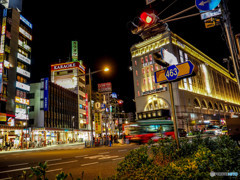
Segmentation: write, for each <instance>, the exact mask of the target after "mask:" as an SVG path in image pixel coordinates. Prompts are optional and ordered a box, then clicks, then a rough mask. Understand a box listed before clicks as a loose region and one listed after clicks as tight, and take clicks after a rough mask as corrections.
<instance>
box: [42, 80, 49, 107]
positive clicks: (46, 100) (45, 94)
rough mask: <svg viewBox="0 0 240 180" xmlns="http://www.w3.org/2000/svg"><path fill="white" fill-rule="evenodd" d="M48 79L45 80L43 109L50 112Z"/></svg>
mask: <svg viewBox="0 0 240 180" xmlns="http://www.w3.org/2000/svg"><path fill="white" fill-rule="evenodd" d="M48 81H49V79H48V78H44V98H43V109H44V111H48Z"/></svg>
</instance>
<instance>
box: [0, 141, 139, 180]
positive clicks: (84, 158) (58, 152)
mask: <svg viewBox="0 0 240 180" xmlns="http://www.w3.org/2000/svg"><path fill="white" fill-rule="evenodd" d="M138 147H139V146H138V145H135V144H129V145H115V146H112V147H97V148H83V145H76V146H69V147H68V146H65V147H63V148H53V149H45V150H39V151H31V152H12V153H7V154H0V180H2V179H12V178H17V177H18V176H19V175H20V174H22V172H23V171H27V174H29V173H30V172H31V170H30V167H36V166H37V165H38V164H39V162H45V161H48V170H47V177H48V179H50V180H51V179H55V176H56V174H58V173H60V172H61V171H64V172H65V173H72V175H73V177H74V179H76V178H77V177H82V172H84V176H83V177H84V179H87V180H91V179H95V178H97V176H100V177H102V178H106V177H109V176H112V175H114V174H115V172H116V167H117V164H118V163H119V162H120V161H121V160H122V159H123V158H124V156H125V155H126V154H127V153H128V152H129V151H130V150H132V149H135V148H138Z"/></svg>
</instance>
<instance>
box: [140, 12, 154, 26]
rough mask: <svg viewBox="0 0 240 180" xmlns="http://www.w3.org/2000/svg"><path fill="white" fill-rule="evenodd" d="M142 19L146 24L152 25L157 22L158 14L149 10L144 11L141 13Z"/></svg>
mask: <svg viewBox="0 0 240 180" xmlns="http://www.w3.org/2000/svg"><path fill="white" fill-rule="evenodd" d="M140 18H141V20H142V21H143V22H144V23H145V24H146V25H150V24H153V23H155V22H156V20H157V16H156V15H155V14H153V13H147V12H143V13H142V14H141V15H140Z"/></svg>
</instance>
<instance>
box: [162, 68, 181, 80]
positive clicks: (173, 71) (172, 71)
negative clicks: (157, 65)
mask: <svg viewBox="0 0 240 180" xmlns="http://www.w3.org/2000/svg"><path fill="white" fill-rule="evenodd" d="M178 73H179V69H178V68H177V66H176V65H171V66H168V67H167V70H166V72H165V76H166V78H167V80H168V81H174V80H175V79H177V77H178Z"/></svg>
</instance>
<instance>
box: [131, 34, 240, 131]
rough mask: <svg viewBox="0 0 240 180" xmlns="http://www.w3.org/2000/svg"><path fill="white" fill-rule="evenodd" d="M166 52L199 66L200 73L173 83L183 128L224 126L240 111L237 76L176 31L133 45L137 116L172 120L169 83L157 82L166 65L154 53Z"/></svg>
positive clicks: (175, 57) (173, 58)
mask: <svg viewBox="0 0 240 180" xmlns="http://www.w3.org/2000/svg"><path fill="white" fill-rule="evenodd" d="M160 50H163V51H165V52H166V53H165V54H164V59H165V58H166V59H168V60H170V61H177V63H183V62H185V61H191V62H192V63H193V64H194V65H195V66H198V72H197V74H196V76H193V77H189V78H185V79H182V80H180V81H178V82H174V83H173V92H174V98H175V106H176V112H177V121H178V127H179V128H185V129H195V128H203V127H204V126H205V125H208V124H218V125H222V124H224V123H225V120H226V119H227V118H229V117H230V116H233V115H238V114H239V113H240V96H239V90H238V86H237V82H236V79H234V78H232V77H231V76H230V74H229V72H228V70H227V69H225V68H224V67H222V66H221V65H220V64H218V63H217V62H216V61H214V60H213V59H211V58H210V57H208V56H207V55H206V54H204V53H203V52H201V51H200V50H198V49H197V48H195V47H194V46H192V45H191V44H189V43H188V42H186V41H185V40H183V39H182V38H181V37H179V36H178V35H176V34H174V33H172V32H170V31H169V32H165V33H163V34H159V35H157V36H155V37H152V38H150V39H147V40H145V41H143V42H141V43H139V44H136V45H134V46H132V48H131V54H132V66H133V76H134V89H135V100H136V114H137V119H138V120H139V119H153V118H154V119H170V117H171V108H170V107H171V104H170V96H169V91H168V85H167V83H166V84H163V85H160V84H157V83H155V78H154V72H155V71H158V70H159V69H161V68H162V67H161V66H159V65H158V64H156V63H155V62H154V59H153V57H152V54H153V53H155V52H159V51H160Z"/></svg>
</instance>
